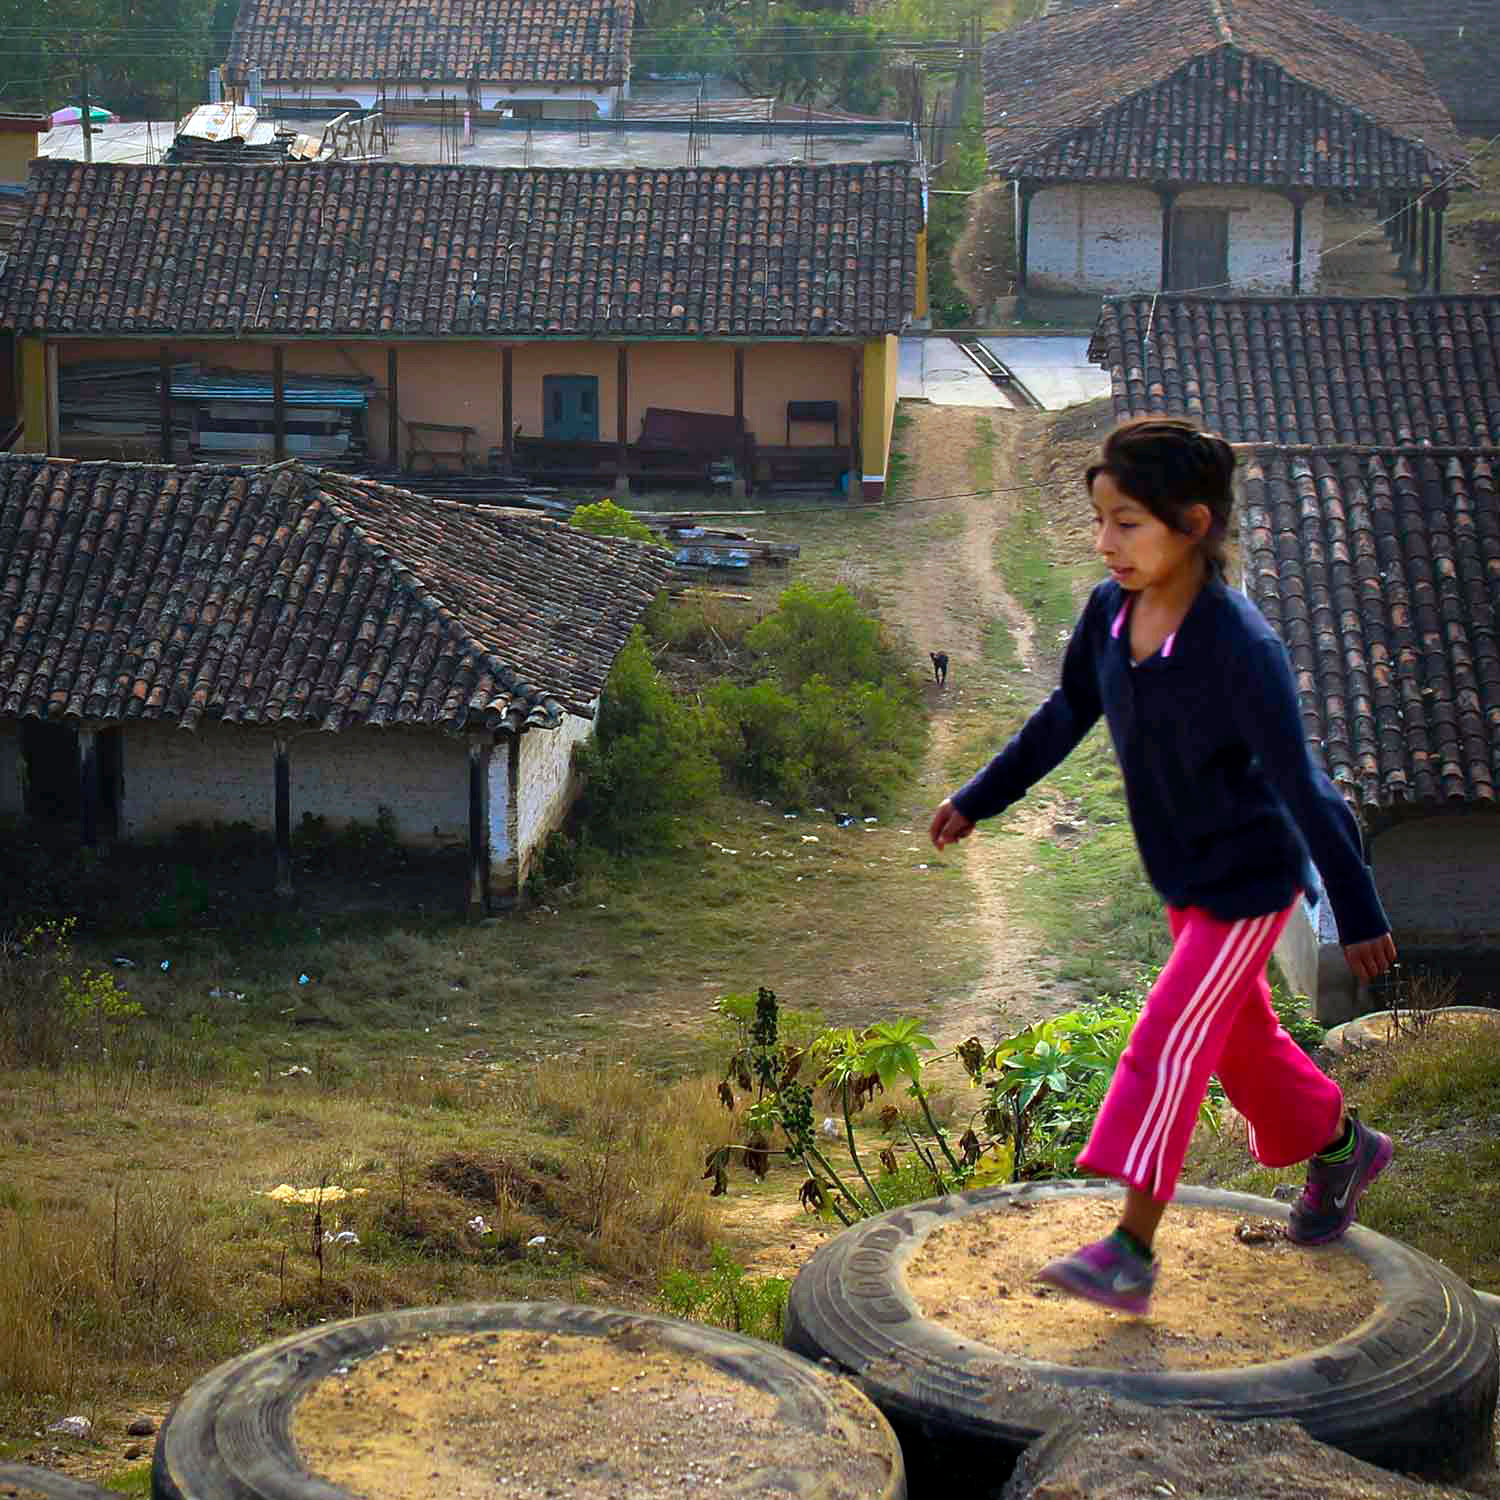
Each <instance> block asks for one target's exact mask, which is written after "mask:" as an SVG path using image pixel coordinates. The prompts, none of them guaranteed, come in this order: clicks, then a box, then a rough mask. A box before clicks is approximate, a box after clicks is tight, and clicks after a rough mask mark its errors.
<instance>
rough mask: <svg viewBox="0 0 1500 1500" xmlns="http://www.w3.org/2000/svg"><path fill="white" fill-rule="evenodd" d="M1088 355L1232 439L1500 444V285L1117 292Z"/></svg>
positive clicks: (1118, 410) (1127, 397)
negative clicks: (1464, 291)
mask: <svg viewBox="0 0 1500 1500" xmlns="http://www.w3.org/2000/svg"><path fill="white" fill-rule="evenodd" d="M1148 331H1149V333H1150V338H1149V340H1148V339H1147V333H1148ZM1089 358H1090V359H1092V360H1094V361H1095V362H1096V363H1099V364H1102V365H1104V366H1105V368H1107V369H1108V370H1109V372H1110V376H1111V378H1112V380H1113V383H1114V401H1115V414H1116V415H1117V416H1118V417H1120V418H1121V419H1124V418H1126V417H1133V416H1147V415H1151V414H1161V413H1170V414H1172V415H1175V416H1188V417H1192V418H1194V419H1195V420H1196V421H1198V422H1200V423H1202V425H1203V426H1205V427H1207V428H1209V429H1210V430H1211V431H1214V432H1218V433H1220V434H1221V435H1222V436H1224V437H1225V438H1227V439H1228V440H1229V441H1230V442H1232V443H1291V444H1298V443H1311V444H1321V445H1327V444H1336V443H1362V444H1370V445H1375V446H1386V447H1399V446H1402V445H1406V444H1416V445H1420V444H1422V443H1431V444H1433V445H1435V446H1438V447H1458V448H1466V447H1484V446H1489V445H1500V297H1413V298H1399V297H1225V298H1212V297H1191V296H1164V297H1157V298H1151V297H1119V298H1112V299H1110V300H1109V301H1107V302H1105V304H1104V306H1103V308H1102V310H1101V312H1100V315H1099V324H1098V327H1097V328H1096V330H1095V332H1094V338H1093V342H1092V343H1091V344H1090V346H1089Z"/></svg>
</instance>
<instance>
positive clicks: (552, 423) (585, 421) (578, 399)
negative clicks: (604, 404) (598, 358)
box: [542, 375, 599, 443]
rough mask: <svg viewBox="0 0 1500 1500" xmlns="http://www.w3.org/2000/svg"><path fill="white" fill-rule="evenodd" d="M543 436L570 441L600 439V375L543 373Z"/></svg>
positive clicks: (594, 440)
mask: <svg viewBox="0 0 1500 1500" xmlns="http://www.w3.org/2000/svg"><path fill="white" fill-rule="evenodd" d="M542 413H543V415H542V424H543V425H542V436H543V437H549V438H562V439H564V440H565V441H569V442H575V443H576V442H581V443H597V442H598V441H599V377H598V376H597V375H544V376H542Z"/></svg>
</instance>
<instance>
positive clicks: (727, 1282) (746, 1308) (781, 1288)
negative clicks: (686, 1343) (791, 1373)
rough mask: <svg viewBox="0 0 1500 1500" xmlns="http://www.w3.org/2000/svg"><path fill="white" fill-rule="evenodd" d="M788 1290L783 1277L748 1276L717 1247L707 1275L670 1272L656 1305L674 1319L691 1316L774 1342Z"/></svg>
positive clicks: (776, 1341)
mask: <svg viewBox="0 0 1500 1500" xmlns="http://www.w3.org/2000/svg"><path fill="white" fill-rule="evenodd" d="M790 1291H791V1286H790V1284H789V1283H788V1282H787V1280H786V1279H785V1277H782V1276H762V1277H759V1278H755V1277H750V1276H747V1275H746V1274H745V1268H744V1267H743V1266H742V1265H740V1264H739V1263H738V1262H736V1260H735V1259H734V1257H733V1256H732V1255H730V1253H729V1252H728V1251H727V1250H726V1249H724V1247H723V1246H722V1245H716V1246H715V1247H714V1251H713V1257H712V1263H711V1265H710V1268H709V1269H708V1270H707V1271H705V1272H703V1273H701V1274H700V1273H699V1272H696V1271H673V1272H671V1273H670V1274H669V1275H668V1276H667V1277H666V1279H665V1280H664V1281H663V1282H662V1284H661V1291H660V1293H659V1294H658V1296H657V1304H658V1306H660V1307H661V1309H662V1311H663V1312H667V1313H670V1314H671V1315H672V1316H673V1317H675V1318H691V1319H692V1320H693V1321H694V1322H695V1323H711V1324H712V1325H713V1326H714V1327H716V1328H728V1329H730V1330H732V1331H733V1332H734V1333H747V1334H749V1335H750V1336H751V1337H752V1338H757V1339H764V1340H765V1341H766V1342H767V1343H769V1344H779V1343H780V1342H781V1334H782V1324H783V1322H784V1320H785V1317H786V1299H787V1295H788V1294H789V1292H790Z"/></svg>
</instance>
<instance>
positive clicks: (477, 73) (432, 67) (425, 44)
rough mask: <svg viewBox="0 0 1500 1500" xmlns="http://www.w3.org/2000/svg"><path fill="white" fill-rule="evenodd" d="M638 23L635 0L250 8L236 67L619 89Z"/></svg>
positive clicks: (234, 54)
mask: <svg viewBox="0 0 1500 1500" xmlns="http://www.w3.org/2000/svg"><path fill="white" fill-rule="evenodd" d="M634 16H635V12H634V7H633V6H632V5H631V4H629V3H627V0H430V3H427V4H422V5H412V4H400V3H397V0H356V3H354V4H352V5H336V4H334V3H333V0H241V4H240V8H239V13H238V15H237V17H236V19H235V24H234V32H233V34H232V36H231V39H230V43H229V62H230V64H231V65H232V66H234V67H237V68H245V67H251V66H259V67H260V68H261V69H262V70H263V71H264V73H265V75H266V77H268V78H275V79H284V80H298V81H309V82H311V81H315V80H382V79H401V80H407V81H423V80H430V81H433V82H440V81H448V80H473V81H475V82H484V83H500V84H507V83H560V82H577V83H591V84H604V85H613V84H619V83H623V82H624V81H625V80H626V79H628V78H629V76H630V33H631V26H632V23H633V21H634Z"/></svg>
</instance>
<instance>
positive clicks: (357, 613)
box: [0, 455, 671, 730]
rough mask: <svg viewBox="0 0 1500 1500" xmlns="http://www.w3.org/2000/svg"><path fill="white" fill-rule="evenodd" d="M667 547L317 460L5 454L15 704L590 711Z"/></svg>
mask: <svg viewBox="0 0 1500 1500" xmlns="http://www.w3.org/2000/svg"><path fill="white" fill-rule="evenodd" d="M670 568H671V562H670V558H669V556H668V554H667V553H666V552H665V551H663V550H662V549H660V548H652V547H647V546H643V545H641V544H639V543H634V542H620V541H615V540H609V539H604V538H598V537H592V536H589V535H586V534H585V533H583V532H580V531H578V530H577V529H576V528H573V527H571V526H568V525H565V524H563V523H561V522H557V521H552V520H550V519H544V518H542V517H538V516H530V515H523V514H520V513H517V512H482V511H476V510H475V509H473V508H472V507H469V506H465V505H460V504H456V503H452V502H448V501H442V500H433V499H428V498H426V497H423V496H418V495H413V494H410V493H408V492H406V491H404V490H397V489H392V488H390V487H388V486H384V485H378V484H373V483H370V482H367V481H360V480H352V479H349V478H347V477H345V476H342V475H340V476H334V475H329V474H326V473H320V472H318V471H315V470H308V469H304V468H302V467H300V466H299V465H295V464H293V465H282V466H278V467H276V468H214V467H209V466H203V467H197V468H171V467H167V466H156V465H149V464H117V463H113V464H112V463H75V462H68V461H61V460H57V459H48V458H30V457H17V456H11V455H0V716H3V717H7V718H11V717H21V716H34V717H48V718H54V719H61V718H68V719H74V720H82V721H88V722H96V723H109V722H116V721H120V720H127V719H160V720H167V721H171V722H176V723H179V724H181V725H183V726H184V727H186V728H191V727H192V726H193V725H194V724H195V723H197V722H198V721H199V720H200V719H203V718H205V717H206V718H219V719H224V720H228V721H235V722H240V723H250V724H295V725H301V726H309V727H318V728H322V729H331V730H339V729H347V728H349V727H351V726H352V725H357V724H369V725H392V724H430V725H434V726H437V727H441V728H445V729H454V730H457V729H462V728H465V727H467V728H479V727H488V728H496V727H505V728H509V729H518V728H522V727H525V726H528V725H529V726H549V725H552V724H555V723H556V722H557V721H558V719H559V717H560V714H561V712H562V710H564V709H566V710H568V711H570V712H572V713H575V714H580V715H584V716H591V714H592V709H591V707H590V705H591V703H592V701H593V700H594V699H595V698H596V697H597V696H598V694H599V692H600V689H601V688H602V687H603V685H604V679H605V677H606V676H607V675H608V672H609V668H610V666H611V664H612V663H613V661H614V658H615V656H616V655H617V654H618V652H619V650H620V647H621V646H622V645H623V644H624V641H625V638H626V636H627V634H628V633H629V631H630V628H631V626H632V625H633V624H634V623H635V621H636V620H637V619H638V618H639V616H640V615H641V613H642V611H643V610H644V609H645V607H646V605H647V604H648V603H649V602H650V601H651V599H652V598H653V597H654V595H655V594H656V593H657V591H658V590H659V589H660V587H661V586H662V584H663V582H664V581H665V579H666V576H667V574H668V573H669V571H670Z"/></svg>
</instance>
